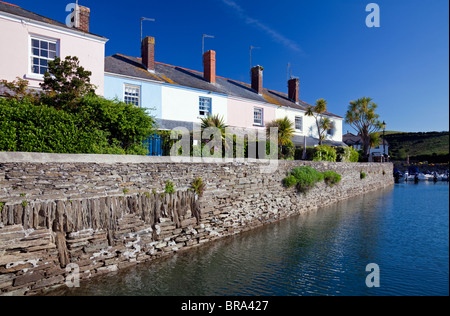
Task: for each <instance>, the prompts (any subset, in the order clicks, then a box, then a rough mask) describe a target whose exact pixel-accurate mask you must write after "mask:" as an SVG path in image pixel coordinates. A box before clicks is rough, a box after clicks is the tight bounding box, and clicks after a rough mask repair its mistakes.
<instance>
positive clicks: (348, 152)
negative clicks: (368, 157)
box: [336, 147, 359, 162]
mask: <svg viewBox="0 0 450 316" xmlns="http://www.w3.org/2000/svg"><path fill="white" fill-rule="evenodd" d="M336 154H337V158H336V161H338V162H358V161H359V152H357V151H356V150H354V149H353V148H352V147H338V148H336Z"/></svg>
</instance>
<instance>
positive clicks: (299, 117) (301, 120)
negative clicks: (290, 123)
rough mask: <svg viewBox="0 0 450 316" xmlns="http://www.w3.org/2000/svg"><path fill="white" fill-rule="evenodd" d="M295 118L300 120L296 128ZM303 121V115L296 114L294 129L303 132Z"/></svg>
mask: <svg viewBox="0 0 450 316" xmlns="http://www.w3.org/2000/svg"><path fill="white" fill-rule="evenodd" d="M297 120H300V125H301V128H297ZM303 121H304V120H303V116H296V117H295V122H294V124H295V130H296V131H298V132H301V133H303V123H304V122H303Z"/></svg>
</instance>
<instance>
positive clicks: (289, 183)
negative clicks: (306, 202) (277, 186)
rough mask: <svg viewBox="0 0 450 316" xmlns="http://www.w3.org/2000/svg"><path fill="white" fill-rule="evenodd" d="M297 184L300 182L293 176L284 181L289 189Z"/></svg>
mask: <svg viewBox="0 0 450 316" xmlns="http://www.w3.org/2000/svg"><path fill="white" fill-rule="evenodd" d="M297 182H298V180H297V178H296V177H294V176H293V175H292V174H291V175H289V176H287V177H286V178H284V179H283V184H284V186H285V187H286V188H288V189H289V188H291V187H293V186H295V185H297Z"/></svg>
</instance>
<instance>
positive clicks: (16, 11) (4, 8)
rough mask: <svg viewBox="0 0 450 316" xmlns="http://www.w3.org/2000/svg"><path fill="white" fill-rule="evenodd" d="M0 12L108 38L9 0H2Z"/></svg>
mask: <svg viewBox="0 0 450 316" xmlns="http://www.w3.org/2000/svg"><path fill="white" fill-rule="evenodd" d="M0 12H6V13H9V14H12V15H16V16H19V17H22V18H26V19H30V20H34V21H37V22H43V23H47V24H51V25H54V26H58V27H63V28H67V29H70V30H75V31H77V32H80V33H83V34H90V35H93V36H96V37H99V38H101V39H105V40H106V38H105V37H103V36H100V35H97V34H93V33H90V32H89V33H87V32H84V31H81V30H79V29H76V28H72V27H69V26H67V25H66V24H65V23H61V22H58V21H56V20H53V19H49V18H47V17H45V16H42V15H39V14H37V13H34V12H31V11H28V10H25V9H22V8H21V7H19V6H17V5H15V4H10V3H7V2H3V1H0Z"/></svg>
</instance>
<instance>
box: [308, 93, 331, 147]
mask: <svg viewBox="0 0 450 316" xmlns="http://www.w3.org/2000/svg"><path fill="white" fill-rule="evenodd" d="M325 112H327V101H326V100H324V99H320V100H317V101H316V106H315V107H314V106H312V105H311V106H309V107H308V109H307V111H306V116H312V117H314V118H315V119H316V126H317V133H318V134H319V145H322V143H323V141H324V140H325V138H326V136H327V132H328V130H330V129H331V128H332V127H333V122H332V121H331V120H330V119H329V118H327V117H323V115H324V113H325Z"/></svg>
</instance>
